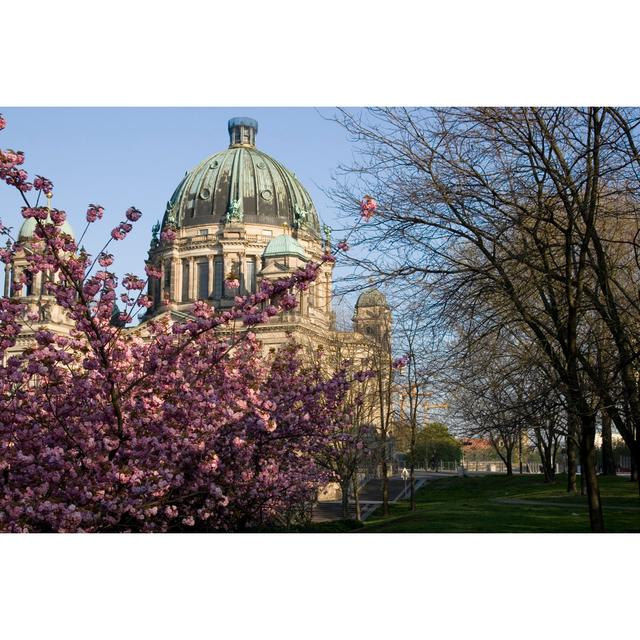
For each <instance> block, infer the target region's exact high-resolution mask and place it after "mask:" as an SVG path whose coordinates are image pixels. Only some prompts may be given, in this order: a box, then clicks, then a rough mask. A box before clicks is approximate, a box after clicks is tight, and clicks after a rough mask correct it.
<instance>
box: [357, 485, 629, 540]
mask: <svg viewBox="0 0 640 640" xmlns="http://www.w3.org/2000/svg"><path fill="white" fill-rule="evenodd" d="M599 480H600V492H601V496H602V503H603V506H604V519H605V527H606V530H607V531H609V532H640V498H639V497H638V485H637V484H635V483H631V482H629V479H628V478H608V477H600V478H599ZM565 487H566V476H559V477H558V480H557V481H556V483H555V484H545V483H544V481H543V479H542V477H541V476H518V475H516V476H513V477H511V478H508V477H507V476H493V475H492V476H483V477H469V478H459V477H451V478H442V479H439V480H434V481H432V482H428V483H427V484H426V485H425V486H424V487H423V488H422V489H421V490H420V491H418V492H417V494H416V507H417V510H416V511H414V512H413V513H412V512H410V511H409V504H408V502H407V501H403V502H398V503H395V504H392V505H391V513H390V515H389V516H388V517H386V518H384V517H382V516H381V515H380V514H381V511H382V510H381V509H378V511H376V512H375V513H374V514H373V515H372V516H371V517H370V518H369V519H368V520H367V521H366V523H365V527H364V528H363V529H361V530H360V531H362V532H372V533H373V532H375V533H420V532H425V533H426V532H432V533H475V532H478V533H580V532H588V531H589V530H590V529H589V515H588V510H587V503H586V498H585V497H582V496H579V495H578V496H576V495H568V494H567V492H566V490H565ZM501 499H517V500H523V499H524V500H531V501H532V502H531V503H530V504H526V505H517V504H505V503H501V502H499V500H501ZM533 501H540V502H553V503H560V506H550V505H541V504H534V503H533ZM615 507H630V508H633V509H637V510H635V511H633V510H630V511H627V510H623V509H616V508H615Z"/></svg>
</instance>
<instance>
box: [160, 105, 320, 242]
mask: <svg viewBox="0 0 640 640" xmlns="http://www.w3.org/2000/svg"><path fill="white" fill-rule="evenodd" d="M228 129H229V135H230V145H229V148H228V149H225V150H224V151H220V152H218V153H215V154H213V155H212V156H209V157H208V158H206V159H205V160H203V161H202V162H201V163H200V164H199V165H198V166H197V167H195V168H194V169H193V170H191V171H189V172H187V174H186V175H185V177H184V178H183V179H182V181H181V182H180V184H179V185H178V187H177V189H176V190H175V192H174V193H173V195H172V196H171V199H170V200H169V202H168V203H167V209H166V211H165V215H164V219H163V226H164V225H166V224H173V225H175V226H177V227H189V226H196V225H203V224H213V223H226V222H246V223H255V224H265V225H273V226H282V224H284V223H285V222H286V223H287V224H288V225H289V226H290V227H292V228H294V229H295V228H303V229H306V230H307V231H310V232H311V233H314V234H315V235H319V233H320V224H319V221H318V214H317V212H316V208H315V206H314V204H313V201H312V200H311V196H310V195H309V193H308V192H307V190H306V189H305V188H304V186H303V185H302V183H301V182H300V181H299V180H298V179H297V178H296V177H295V175H294V174H293V173H291V172H290V171H289V170H288V169H286V168H285V167H284V166H283V165H282V164H280V163H279V162H278V161H277V160H274V159H273V158H272V157H271V156H268V155H267V154H266V153H263V152H262V151H259V150H258V149H256V147H255V138H256V134H257V131H258V123H257V122H256V121H255V120H253V119H252V118H232V119H231V120H230V121H229V125H228Z"/></svg>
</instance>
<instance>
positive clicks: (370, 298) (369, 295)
mask: <svg viewBox="0 0 640 640" xmlns="http://www.w3.org/2000/svg"><path fill="white" fill-rule="evenodd" d="M388 306H389V304H388V303H387V296H385V295H384V293H382V292H381V291H379V290H378V289H376V288H374V287H372V288H370V289H367V290H366V291H363V292H362V293H361V294H360V296H359V297H358V301H357V302H356V308H358V309H361V308H363V307H388Z"/></svg>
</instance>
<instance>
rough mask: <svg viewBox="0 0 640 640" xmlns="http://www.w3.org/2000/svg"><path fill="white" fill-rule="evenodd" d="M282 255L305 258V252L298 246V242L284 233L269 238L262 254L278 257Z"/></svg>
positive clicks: (268, 256) (263, 255) (265, 256)
mask: <svg viewBox="0 0 640 640" xmlns="http://www.w3.org/2000/svg"><path fill="white" fill-rule="evenodd" d="M284 256H297V257H298V258H302V259H303V260H306V259H307V254H306V253H305V252H304V249H303V248H302V247H301V246H300V243H299V242H298V241H297V240H296V239H295V238H292V237H291V236H290V235H287V234H286V233H283V234H282V235H281V236H277V237H275V238H274V239H273V240H271V242H269V244H268V245H267V246H266V247H265V249H264V253H263V254H262V257H263V258H279V257H284Z"/></svg>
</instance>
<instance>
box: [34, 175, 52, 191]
mask: <svg viewBox="0 0 640 640" xmlns="http://www.w3.org/2000/svg"><path fill="white" fill-rule="evenodd" d="M33 188H34V189H35V190H36V191H44V192H45V193H50V192H51V191H52V190H53V182H51V180H48V179H47V178H43V177H42V176H36V177H35V180H34V181H33Z"/></svg>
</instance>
